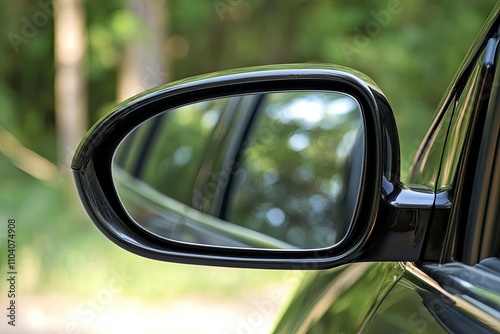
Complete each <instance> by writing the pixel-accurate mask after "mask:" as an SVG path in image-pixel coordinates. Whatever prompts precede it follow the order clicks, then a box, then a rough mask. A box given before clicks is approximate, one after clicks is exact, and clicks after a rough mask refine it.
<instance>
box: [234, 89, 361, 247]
mask: <svg viewBox="0 0 500 334" xmlns="http://www.w3.org/2000/svg"><path fill="white" fill-rule="evenodd" d="M257 122H258V124H256V125H255V132H254V133H253V138H252V141H251V143H250V145H249V146H248V148H247V149H246V151H245V153H244V155H243V156H244V161H243V163H242V168H241V171H239V172H238V181H237V183H236V184H235V185H234V189H233V192H234V195H233V197H232V202H231V205H229V214H228V220H230V221H232V222H237V223H238V224H241V225H243V226H246V227H249V228H251V229H253V230H257V231H260V232H261V233H264V234H266V235H270V236H273V237H275V238H278V239H280V240H283V241H286V242H288V243H291V244H293V245H296V246H298V247H299V248H318V247H327V246H331V245H333V244H335V243H337V242H338V241H339V240H340V239H341V238H342V237H343V236H344V235H345V232H346V231H347V228H348V226H349V224H350V222H351V218H352V214H353V209H354V208H353V205H355V204H352V203H350V204H349V203H346V200H347V187H348V182H350V181H349V178H350V170H351V161H352V155H353V154H362V150H360V151H359V152H353V150H354V147H355V145H356V143H357V142H358V141H359V142H360V143H361V144H362V142H361V138H362V119H361V114H360V110H359V106H358V104H357V102H356V101H355V100H354V99H353V98H351V97H349V96H346V95H344V94H335V93H324V92H299V93H276V94H269V95H268V96H267V98H266V101H265V103H264V104H263V106H262V108H261V110H260V116H259V119H258V121H257ZM361 148H362V146H361ZM353 177H354V178H360V177H361V175H360V174H358V175H354V176H353ZM358 183H359V181H358ZM356 191H357V189H356ZM355 198H357V196H355Z"/></svg>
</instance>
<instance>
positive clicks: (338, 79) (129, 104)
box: [72, 64, 433, 269]
mask: <svg viewBox="0 0 500 334" xmlns="http://www.w3.org/2000/svg"><path fill="white" fill-rule="evenodd" d="M303 90H315V91H335V92H341V93H344V94H348V95H350V96H352V97H353V98H354V99H356V101H357V102H358V103H359V105H360V106H361V113H362V122H363V126H364V129H365V137H364V138H365V145H364V164H363V170H362V178H361V185H360V192H359V198H358V201H357V206H356V209H355V212H354V218H353V220H352V225H351V227H350V229H349V231H348V232H347V234H346V236H345V237H344V238H343V239H342V240H341V241H340V242H339V243H337V244H335V245H334V246H332V247H329V248H321V249H312V250H282V249H277V250H272V249H242V248H231V247H220V246H208V245H198V244H188V243H183V242H176V241H173V240H168V239H166V238H162V237H159V236H157V235H155V234H153V233H150V232H148V231H146V230H144V229H143V228H141V227H140V226H139V225H137V224H136V223H135V222H134V221H133V220H132V219H131V217H130V216H129V215H128V214H127V213H126V211H125V210H124V208H123V206H122V204H121V203H120V199H119V197H118V194H117V192H116V190H115V187H114V185H113V181H112V177H111V173H112V171H111V169H112V168H111V164H112V157H113V154H114V152H115V150H116V149H117V147H118V145H119V143H120V142H121V141H122V140H123V138H125V136H126V135H127V134H128V133H130V132H131V131H132V130H133V129H134V128H136V127H137V126H138V125H139V124H141V123H142V122H144V121H146V120H148V119H150V118H151V117H154V116H156V115H158V114H160V113H162V112H165V111H168V110H171V109H174V108H178V107H181V106H184V105H188V104H191V103H195V102H199V101H203V100H209V99H215V98H222V97H229V96H237V95H243V94H258V93H268V92H289V91H303ZM399 155H400V151H399V141H398V135H397V130H396V126H395V120H394V116H393V114H392V111H391V108H390V106H389V103H388V101H387V100H386V98H385V97H384V95H383V94H382V93H381V91H380V90H379V88H378V87H377V86H376V85H375V84H374V83H373V82H372V81H371V80H370V79H369V78H367V77H366V76H365V75H363V74H361V73H359V72H356V71H353V70H350V69H347V68H344V67H336V66H329V65H311V64H303V65H272V66H262V67H255V68H245V69H239V70H231V71H223V72H218V73H215V74H209V75H203V76H198V77H195V78H190V79H186V80H181V81H178V82H175V83H172V84H168V85H165V86H161V87H158V88H155V89H152V90H149V91H146V92H144V93H142V94H139V95H137V96H135V97H133V98H131V99H129V100H127V101H125V102H123V103H121V104H119V105H118V106H116V107H115V108H114V109H113V110H112V111H111V112H110V113H108V114H107V115H106V116H105V117H104V118H102V119H101V120H100V121H99V122H98V123H97V124H96V125H95V126H94V127H93V128H92V129H91V130H90V131H89V132H88V133H87V135H86V136H85V138H84V139H83V140H82V142H81V144H80V146H79V147H78V149H77V152H76V154H75V156H74V160H73V163H72V169H73V173H74V178H75V182H76V185H77V189H78V192H79V195H80V198H81V200H82V202H83V204H84V206H85V209H86V211H87V213H88V214H89V216H90V217H91V218H92V220H93V221H94V223H95V225H96V226H97V227H98V228H99V229H100V230H101V232H103V233H104V234H105V235H106V236H107V237H108V238H109V239H111V240H112V241H113V242H115V243H116V244H117V245H119V246H120V247H122V248H124V249H126V250H128V251H130V252H133V253H135V254H138V255H141V256H144V257H147V258H152V259H156V260H161V261H170V262H178V263H187V264H200V265H214V266H227V267H248V268H268V269H324V268H332V267H335V266H338V265H341V264H346V263H349V262H353V261H356V260H358V259H370V260H386V259H387V260H389V259H400V260H409V261H410V260H417V259H418V256H419V254H420V250H421V247H422V241H421V240H420V239H421V238H420V239H419V241H418V242H410V241H411V240H414V238H415V233H413V232H415V231H414V227H411V228H410V232H411V231H413V232H411V233H409V234H408V233H405V234H401V237H399V234H398V236H397V237H396V239H394V238H392V239H393V240H395V241H393V242H391V241H389V242H387V243H386V244H385V245H383V247H381V246H380V245H379V246H377V245H378V244H379V243H380V240H382V239H384V238H383V237H384V235H386V234H387V231H388V230H389V229H390V228H391V225H392V226H393V225H394V222H391V221H390V220H387V219H386V218H387V217H392V216H394V215H395V214H394V210H396V209H397V208H404V207H405V205H404V203H403V205H400V203H398V194H401V193H405V190H404V189H403V187H402V185H401V183H400V181H399V173H400V166H399V161H400V156H399ZM405 194H406V193H405ZM422 196H423V197H424V198H425V200H424V201H423V202H421V203H423V204H422V206H421V207H419V208H417V209H416V210H428V209H429V208H430V206H432V200H433V196H428V195H425V194H424V195H422ZM396 216H397V214H396ZM424 216H425V215H424ZM382 217H383V218H384V219H382ZM427 217H428V216H427ZM422 224H423V223H422ZM422 224H420V225H419V224H417V225H418V228H419V229H420V230H419V233H420V234H422V233H423V232H425V226H422ZM417 225H416V226H417ZM422 229H424V230H423V231H422ZM405 232H408V231H405ZM412 233H413V234H412ZM394 245H396V246H397V247H398V249H397V250H395V252H391V251H387V249H388V248H390V247H391V246H394ZM391 254H392V255H391Z"/></svg>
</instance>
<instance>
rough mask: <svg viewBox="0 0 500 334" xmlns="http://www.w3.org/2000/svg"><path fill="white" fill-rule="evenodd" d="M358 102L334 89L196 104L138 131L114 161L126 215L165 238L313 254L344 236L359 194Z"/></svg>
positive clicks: (361, 157) (153, 120)
mask: <svg viewBox="0 0 500 334" xmlns="http://www.w3.org/2000/svg"><path fill="white" fill-rule="evenodd" d="M363 161H364V129H363V120H362V114H361V110H360V106H359V104H358V102H357V101H356V100H355V99H354V98H352V97H351V96H349V95H346V94H343V93H335V92H322V91H304V92H280V93H266V94H253V95H246V96H234V97H229V98H221V99H216V100H209V101H203V102H198V103H195V104H191V105H187V106H184V107H180V108H177V109H174V110H170V111H167V112H164V113H162V114H160V115H158V116H156V117H153V118H151V119H149V120H147V121H146V122H144V123H142V124H141V125H139V126H138V127H137V128H136V129H135V130H133V131H132V132H131V133H130V134H128V135H127V137H126V138H125V139H124V140H123V141H122V142H121V143H120V145H119V147H118V149H117V150H116V152H115V155H114V157H113V169H112V172H113V180H114V183H115V187H116V190H117V193H118V195H119V197H120V200H121V201H122V204H123V207H124V209H125V210H126V211H127V213H128V214H129V215H130V217H131V218H132V219H133V220H134V221H135V222H136V223H137V224H138V225H140V226H142V227H143V228H144V229H146V230H148V231H150V232H152V233H154V234H156V235H158V236H161V237H164V238H167V239H170V240H174V241H182V242H188V243H195V244H203V245H213V246H231V247H239V248H264V249H317V248H324V247H331V246H333V245H335V244H337V243H338V242H339V241H341V239H342V238H343V237H344V236H345V235H346V234H347V232H348V230H349V227H350V226H351V222H352V219H353V216H354V212H355V209H356V204H357V200H358V196H359V189H360V184H361V177H362V170H363Z"/></svg>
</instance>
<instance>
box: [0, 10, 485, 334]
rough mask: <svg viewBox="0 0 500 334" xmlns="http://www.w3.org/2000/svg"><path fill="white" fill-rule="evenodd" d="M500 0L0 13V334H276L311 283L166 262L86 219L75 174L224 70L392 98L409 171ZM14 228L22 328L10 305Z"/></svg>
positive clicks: (297, 276)
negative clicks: (90, 149)
mask: <svg viewBox="0 0 500 334" xmlns="http://www.w3.org/2000/svg"><path fill="white" fill-rule="evenodd" d="M494 4H495V3H494V1H484V2H481V3H479V2H477V3H476V2H473V3H472V2H460V1H452V0H446V1H440V2H439V3H436V2H435V1H409V0H401V1H397V0H387V1H379V2H377V3H376V4H375V3H373V2H369V1H366V2H361V1H330V0H316V1H305V0H293V1H286V2H285V1H264V0H214V1H211V0H208V1H181V0H165V1H159V0H112V1H93V0H88V1H81V0H54V1H51V0H40V1H7V0H1V2H0V22H1V26H2V35H3V37H2V39H1V41H2V42H1V44H0V47H1V52H0V78H1V80H0V152H1V154H0V177H1V181H0V185H1V186H0V189H1V191H0V247H1V248H0V256H1V257H0V277H1V280H0V310H2V311H0V319H1V320H0V332H2V333H108V332H117V333H118V332H119V333H165V332H168V333H238V332H239V333H267V332H269V331H270V330H271V329H272V326H273V323H274V322H275V320H276V319H277V317H278V315H279V312H280V310H281V309H282V308H283V307H284V306H286V303H287V300H289V298H290V296H291V293H293V289H294V288H295V286H296V284H297V283H298V282H300V280H301V278H302V277H303V275H308V273H306V272H297V271H266V270H248V269H223V268H208V267H197V266H188V265H176V264H168V263H160V262H155V261H152V260H148V259H144V258H140V257H138V256H136V255H133V254H130V253H127V252H125V251H124V250H122V249H120V248H119V247H117V246H115V245H114V244H113V243H112V242H110V241H109V240H107V239H106V238H105V237H104V236H103V235H102V234H101V233H100V232H99V231H98V230H97V228H95V226H94V225H93V224H92V223H91V221H90V219H89V218H88V217H87V216H86V214H85V212H84V210H83V207H82V205H81V204H80V201H79V199H78V197H77V194H76V191H75V187H74V183H73V180H72V176H71V172H70V169H69V165H70V162H71V156H72V154H73V152H74V150H75V147H76V145H77V143H78V142H79V141H80V139H81V138H82V137H83V135H84V134H85V132H86V131H87V130H88V129H89V128H90V127H91V125H92V124H93V123H94V122H96V121H97V120H98V119H99V118H100V117H102V116H103V115H104V114H105V113H106V112H107V111H108V110H109V108H111V107H112V106H113V105H114V104H116V103H117V102H120V101H123V100H124V99H126V98H128V97H130V96H132V95H134V94H136V93H139V92H141V91H143V90H145V89H148V88H151V87H154V86H157V85H160V84H163V83H166V82H171V81H174V80H177V79H181V78H184V77H187V76H192V75H197V74H203V73H207V72H211V71H217V70H221V69H229V68H236V67H244V66H254V65H263V64H276V63H306V62H313V63H321V62H325V63H334V64H339V65H343V66H348V67H352V68H355V69H357V70H360V71H361V72H364V73H365V74H367V75H368V76H370V77H371V78H372V79H373V80H374V81H375V82H376V83H377V84H378V85H379V86H380V88H381V89H382V90H383V91H384V93H385V94H386V96H387V97H388V99H389V101H390V102H391V105H392V107H393V110H394V112H395V115H396V120H397V125H398V129H399V133H400V134H404V136H402V137H401V150H402V172H403V175H405V174H406V170H407V169H408V166H409V163H410V161H411V158H412V155H413V153H414V152H415V150H416V148H417V146H418V143H419V141H420V138H421V136H422V134H423V132H424V130H425V127H426V125H427V124H428V122H429V121H430V118H431V116H432V113H433V112H434V110H435V108H436V106H437V105H438V103H439V101H440V99H441V97H442V96H443V94H444V92H445V90H446V88H447V87H448V85H449V83H450V81H451V80H452V78H453V75H454V74H455V72H456V70H457V69H458V67H459V65H460V63H461V61H462V59H463V58H464V56H465V54H466V52H467V50H468V49H469V47H470V46H471V44H472V43H473V41H474V39H475V37H476V35H477V33H478V32H479V30H480V28H481V26H482V25H483V23H484V21H485V20H486V18H487V17H488V14H489V12H490V11H491V9H492V8H493V6H494ZM11 218H12V219H15V220H16V222H17V230H16V242H17V248H16V254H17V255H16V256H17V257H16V261H17V262H16V265H17V271H18V280H17V291H16V292H17V295H16V301H17V304H16V306H17V319H16V327H12V326H9V325H8V324H7V320H6V319H7V318H6V316H5V315H6V307H7V298H6V297H7V289H8V288H7V282H6V277H7V267H6V264H7V256H6V254H7V253H6V251H7V245H6V240H7V221H8V219H11Z"/></svg>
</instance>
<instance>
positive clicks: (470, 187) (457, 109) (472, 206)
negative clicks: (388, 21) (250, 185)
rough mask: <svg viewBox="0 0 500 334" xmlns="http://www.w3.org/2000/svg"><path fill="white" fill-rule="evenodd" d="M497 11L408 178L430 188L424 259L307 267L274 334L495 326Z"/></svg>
mask: <svg viewBox="0 0 500 334" xmlns="http://www.w3.org/2000/svg"><path fill="white" fill-rule="evenodd" d="M497 16H498V13H494V15H493V16H492V17H491V18H490V22H489V23H490V24H489V25H487V26H486V29H485V30H484V31H483V32H482V35H480V37H479V39H478V40H477V42H476V44H475V45H474V46H473V48H472V49H471V52H470V54H469V56H468V57H467V58H466V61H465V63H464V66H463V67H462V68H461V69H460V71H459V73H458V75H457V77H456V80H455V82H454V83H453V84H452V86H451V87H450V89H449V91H448V93H447V94H446V96H445V98H444V99H443V102H442V105H441V106H440V108H439V109H438V112H437V114H436V116H435V118H434V121H433V122H432V124H431V126H430V128H429V130H428V133H427V134H426V136H425V138H424V140H423V141H422V144H421V147H420V149H419V152H418V153H417V154H416V156H415V159H414V161H413V164H412V170H411V176H410V178H411V181H412V183H414V184H417V185H418V186H420V187H426V188H429V189H431V190H434V191H435V192H436V199H435V206H434V209H433V214H432V215H431V225H430V226H431V228H430V230H429V231H428V235H427V238H428V239H427V240H428V241H427V246H426V247H425V248H424V254H423V255H424V258H425V259H426V260H425V261H423V262H422V263H378V264H374V263H362V264H350V265H345V266H342V267H340V268H336V269H333V270H329V271H326V272H314V273H311V274H309V275H308V277H306V279H305V280H304V281H303V282H302V284H301V285H300V287H299V289H298V291H297V292H296V294H295V296H294V298H293V299H292V301H291V302H290V304H289V306H288V308H287V310H286V311H285V312H284V313H283V316H282V317H281V319H280V320H279V321H278V323H277V325H276V327H275V332H276V333H291V332H294V333H326V332H330V333H334V332H335V333H354V332H367V333H447V332H453V333H476V332H477V333H485V332H496V331H498V328H499V322H500V321H499V320H498V319H499V318H500V312H499V311H500V310H499V307H500V305H499V302H498V301H499V296H500V280H499V279H498V277H499V276H500V271H499V269H500V261H499V260H498V256H499V255H500V250H499V249H500V246H499V244H500V233H499V231H500V224H499V222H500V217H499V214H498V210H499V209H498V206H499V204H500V201H499V185H500V181H499V170H500V166H499V162H498V160H499V153H498V150H499V134H498V133H499V118H500V104H499V102H498V101H497V99H498V93H499V92H498V85H495V82H498V73H497V74H495V71H497V63H498V38H497V34H496V31H497V29H498V23H497V21H498V18H497ZM497 72H498V71H497ZM450 207H451V214H448V213H447V212H449V210H446V209H447V208H448V209H449V208H450ZM426 262H434V263H439V264H426Z"/></svg>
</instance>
